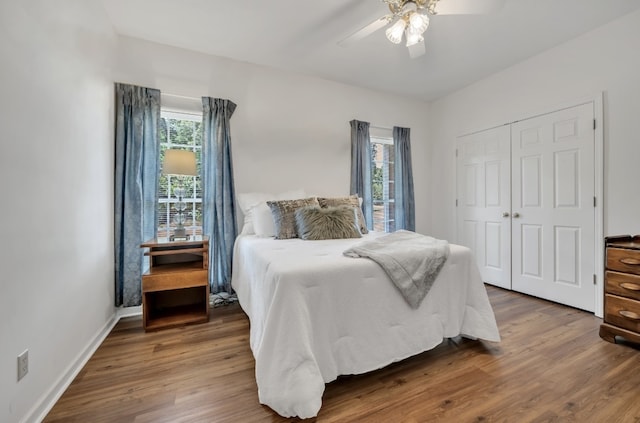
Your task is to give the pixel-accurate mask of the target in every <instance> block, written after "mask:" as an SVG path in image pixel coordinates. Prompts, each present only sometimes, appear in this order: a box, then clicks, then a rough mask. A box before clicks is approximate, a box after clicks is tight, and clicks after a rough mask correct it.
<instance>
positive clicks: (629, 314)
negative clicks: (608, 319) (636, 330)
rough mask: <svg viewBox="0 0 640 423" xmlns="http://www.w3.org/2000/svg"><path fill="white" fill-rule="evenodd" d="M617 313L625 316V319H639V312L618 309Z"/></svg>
mask: <svg viewBox="0 0 640 423" xmlns="http://www.w3.org/2000/svg"><path fill="white" fill-rule="evenodd" d="M618 314H619V315H620V316H622V317H626V318H627V319H631V320H640V314H637V313H634V312H633V311H628V310H620V311H619V312H618Z"/></svg>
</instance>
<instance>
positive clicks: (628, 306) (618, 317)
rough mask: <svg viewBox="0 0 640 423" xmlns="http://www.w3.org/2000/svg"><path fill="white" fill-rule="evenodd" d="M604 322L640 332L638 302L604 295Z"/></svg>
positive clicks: (639, 302) (639, 303)
mask: <svg viewBox="0 0 640 423" xmlns="http://www.w3.org/2000/svg"><path fill="white" fill-rule="evenodd" d="M604 321H605V322H607V323H611V324H614V325H616V326H619V327H622V328H625V329H629V330H631V331H634V332H640V301H636V300H630V299H628V298H623V297H618V296H617V295H611V294H606V295H605V310H604Z"/></svg>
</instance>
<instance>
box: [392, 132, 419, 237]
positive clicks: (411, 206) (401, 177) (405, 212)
mask: <svg viewBox="0 0 640 423" xmlns="http://www.w3.org/2000/svg"><path fill="white" fill-rule="evenodd" d="M410 132H411V130H410V129H409V128H399V127H397V126H394V127H393V145H394V149H395V160H394V166H395V169H394V184H395V188H394V189H395V192H394V194H395V221H396V230H398V229H407V230H409V231H415V230H416V206H415V201H414V197H413V167H412V166H411V137H410Z"/></svg>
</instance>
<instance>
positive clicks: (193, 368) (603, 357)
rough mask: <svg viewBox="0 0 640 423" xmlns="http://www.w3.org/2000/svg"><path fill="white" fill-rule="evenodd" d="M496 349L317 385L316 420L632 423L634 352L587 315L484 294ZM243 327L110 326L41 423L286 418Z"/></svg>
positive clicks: (455, 350)
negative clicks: (495, 329) (265, 397)
mask: <svg viewBox="0 0 640 423" xmlns="http://www.w3.org/2000/svg"><path fill="white" fill-rule="evenodd" d="M487 290H488V292H489V297H490V299H491V303H492V305H493V308H494V311H495V314H496V318H497V320H498V324H499V327H500V333H501V336H502V342H500V343H489V342H483V341H471V340H466V339H461V338H456V339H453V340H447V341H445V342H443V344H441V345H440V346H439V347H437V348H435V349H433V350H431V351H427V352H425V353H422V354H420V355H418V356H415V357H412V358H410V359H407V360H404V361H402V362H400V363H395V364H392V365H390V366H388V367H386V368H384V369H381V370H378V371H375V372H371V373H367V374H364V375H358V376H345V377H340V378H339V379H338V380H337V381H334V382H332V383H329V384H327V386H326V390H325V393H324V397H323V405H322V408H321V409H320V413H319V415H318V417H317V418H315V419H309V421H317V422H439V421H443V422H444V421H446V422H456V423H457V422H608V423H609V422H640V401H638V396H639V395H640V349H639V348H638V346H636V345H632V344H627V345H620V344H618V345H614V344H611V343H608V342H605V341H603V340H601V339H600V338H599V336H598V328H599V325H600V323H601V319H598V318H596V317H595V316H593V315H592V314H589V313H586V312H583V311H580V310H575V309H572V308H568V307H564V306H560V305H557V304H553V303H549V302H546V301H543V300H539V299H536V298H532V297H528V296H525V295H521V294H517V293H514V292H510V291H504V290H501V289H498V288H494V287H491V286H487ZM248 338H249V321H248V319H247V317H246V316H245V315H244V313H243V312H242V310H241V309H240V308H239V306H238V305H232V306H228V307H221V308H215V309H212V310H211V321H210V322H209V323H205V324H200V325H193V326H186V327H183V328H175V329H168V330H164V331H159V332H152V333H145V332H144V331H143V330H142V324H141V320H140V319H139V318H129V319H125V320H123V321H121V322H119V323H118V325H117V326H116V327H115V328H114V330H113V331H112V333H111V334H110V335H109V336H108V337H107V339H106V340H105V342H104V343H103V344H102V345H101V346H100V348H99V349H98V350H97V351H96V353H95V354H94V356H93V357H92V358H91V359H90V360H89V362H88V363H87V365H86V366H85V368H84V369H83V370H82V371H81V373H80V374H79V375H78V377H77V378H76V379H75V380H74V382H73V383H72V384H71V386H69V388H68V389H67V391H66V392H65V393H64V394H63V396H62V397H61V398H60V400H59V401H58V403H57V404H56V405H55V406H54V407H53V409H52V410H51V412H50V413H49V415H48V416H47V417H46V419H45V422H49V423H54V422H65V423H67V422H82V423H85V422H92V423H98V422H140V423H142V422H172V423H174V422H243V423H244V422H287V421H297V420H298V419H285V418H283V417H280V416H279V415H277V414H276V413H275V412H273V411H272V410H271V409H270V408H268V407H266V406H262V405H260V404H259V403H258V395H257V387H256V383H255V379H254V361H253V356H252V354H251V350H250V349H249V339H248Z"/></svg>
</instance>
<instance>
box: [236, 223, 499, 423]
mask: <svg viewBox="0 0 640 423" xmlns="http://www.w3.org/2000/svg"><path fill="white" fill-rule="evenodd" d="M382 235H384V234H383V233H379V232H377V233H376V232H370V233H369V234H367V235H363V237H362V238H359V239H331V240H322V241H308V240H301V239H297V238H296V239H282V240H279V239H273V238H264V237H259V236H256V235H240V236H239V237H238V238H237V240H236V243H235V246H234V259H233V276H232V286H233V288H234V290H235V291H236V293H237V295H238V300H239V302H240V305H241V307H242V309H243V310H244V312H245V313H246V314H247V315H248V317H249V319H250V324H251V329H250V346H251V350H252V352H253V355H254V357H255V374H256V381H257V385H258V395H259V400H260V403H262V404H265V405H267V406H269V407H271V408H272V409H273V410H275V411H276V412H277V413H278V414H280V415H282V416H284V417H292V416H298V417H300V418H309V417H314V416H316V415H317V414H318V412H319V410H320V407H321V404H322V395H323V392H324V388H325V384H326V383H328V382H331V381H333V380H335V379H336V378H337V377H338V376H339V375H347V374H361V373H365V372H369V371H372V370H376V369H380V368H382V367H385V366H387V365H388V364H390V363H392V362H396V361H399V360H403V359H405V358H407V357H410V356H413V355H416V354H419V353H421V352H423V351H427V350H429V349H432V348H434V347H436V346H437V345H439V344H440V343H441V342H442V341H443V339H444V338H450V337H455V336H458V335H463V336H466V337H469V338H474V339H475V338H478V339H483V340H487V341H494V342H498V341H499V340H500V335H499V332H498V328H497V325H496V321H495V317H494V314H493V310H492V308H491V305H490V303H489V299H488V296H487V292H486V289H485V287H484V284H483V283H482V280H481V279H480V274H479V272H478V269H477V267H476V264H475V261H474V258H473V257H472V254H471V252H470V250H469V249H468V248H466V247H462V246H459V245H455V244H450V249H449V257H448V258H447V261H446V262H445V264H444V266H443V267H442V269H441V270H440V272H439V274H438V276H437V278H436V279H435V282H434V283H433V285H432V286H431V289H430V291H429V293H428V294H427V296H426V297H425V298H424V300H423V301H422V303H421V304H420V306H419V307H418V308H416V309H413V308H412V307H410V306H409V305H408V304H407V302H406V301H405V299H404V298H403V297H402V296H401V295H400V294H399V292H398V289H397V288H396V287H395V286H394V285H393V284H392V283H391V281H390V280H389V278H388V277H387V275H386V274H385V272H384V271H383V270H382V268H381V267H380V266H379V265H378V264H376V263H375V262H374V261H372V260H369V259H366V258H350V257H345V256H344V255H343V251H345V250H346V249H348V248H350V247H351V246H353V245H354V244H356V243H358V242H362V241H363V240H367V239H375V238H376V237H379V236H382Z"/></svg>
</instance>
